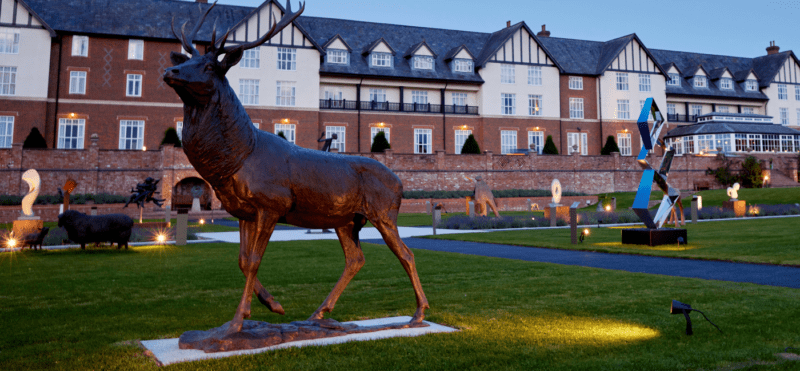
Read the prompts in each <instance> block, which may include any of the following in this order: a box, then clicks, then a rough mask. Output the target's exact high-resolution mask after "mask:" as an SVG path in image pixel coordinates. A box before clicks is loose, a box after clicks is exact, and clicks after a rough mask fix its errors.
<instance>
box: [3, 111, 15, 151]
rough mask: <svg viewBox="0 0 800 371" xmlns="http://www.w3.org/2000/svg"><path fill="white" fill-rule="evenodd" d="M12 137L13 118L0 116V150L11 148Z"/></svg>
mask: <svg viewBox="0 0 800 371" xmlns="http://www.w3.org/2000/svg"><path fill="white" fill-rule="evenodd" d="M13 137H14V116H0V148H11V141H12V139H13Z"/></svg>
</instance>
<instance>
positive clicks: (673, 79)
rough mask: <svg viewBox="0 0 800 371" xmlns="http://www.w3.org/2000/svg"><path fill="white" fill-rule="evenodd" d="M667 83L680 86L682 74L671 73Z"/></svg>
mask: <svg viewBox="0 0 800 371" xmlns="http://www.w3.org/2000/svg"><path fill="white" fill-rule="evenodd" d="M667 85H669V86H680V85H681V75H679V74H677V73H670V74H669V79H667Z"/></svg>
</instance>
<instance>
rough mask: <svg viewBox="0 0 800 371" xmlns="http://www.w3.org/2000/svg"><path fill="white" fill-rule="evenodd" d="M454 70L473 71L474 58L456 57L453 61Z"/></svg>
mask: <svg viewBox="0 0 800 371" xmlns="http://www.w3.org/2000/svg"><path fill="white" fill-rule="evenodd" d="M453 71H455V72H472V60H469V59H456V60H454V62H453Z"/></svg>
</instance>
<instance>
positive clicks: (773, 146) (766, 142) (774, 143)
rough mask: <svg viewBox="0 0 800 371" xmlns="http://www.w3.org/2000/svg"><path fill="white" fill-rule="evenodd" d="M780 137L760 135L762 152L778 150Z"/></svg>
mask: <svg viewBox="0 0 800 371" xmlns="http://www.w3.org/2000/svg"><path fill="white" fill-rule="evenodd" d="M779 138H780V136H779V135H777V134H763V135H761V143H762V148H761V150H763V151H764V152H775V151H779V150H780V139H779Z"/></svg>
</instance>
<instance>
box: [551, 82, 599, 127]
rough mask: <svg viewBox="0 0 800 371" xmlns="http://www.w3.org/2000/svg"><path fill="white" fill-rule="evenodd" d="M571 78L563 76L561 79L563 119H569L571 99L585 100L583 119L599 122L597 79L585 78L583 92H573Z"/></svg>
mask: <svg viewBox="0 0 800 371" xmlns="http://www.w3.org/2000/svg"><path fill="white" fill-rule="evenodd" d="M569 78H570V76H569V75H561V76H560V78H559V91H560V92H561V117H562V118H565V119H568V118H569V98H583V118H584V119H586V120H597V78H596V77H589V76H583V90H571V89H570V88H569Z"/></svg>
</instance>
